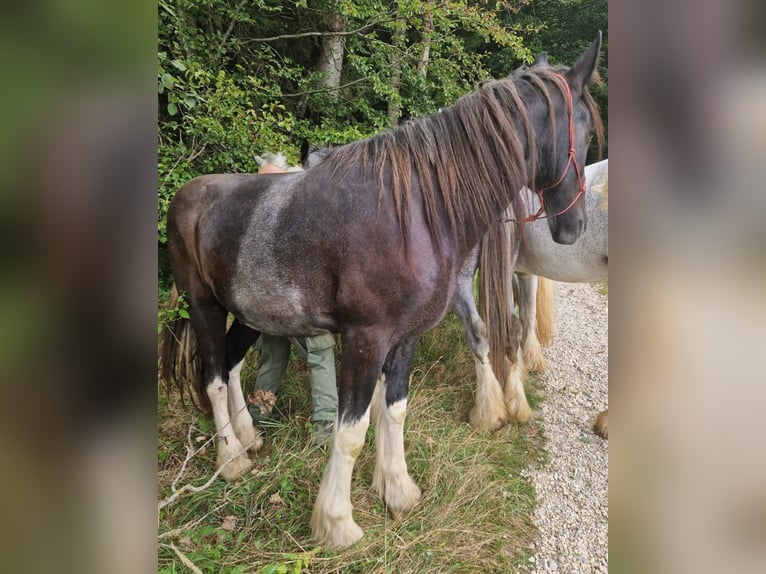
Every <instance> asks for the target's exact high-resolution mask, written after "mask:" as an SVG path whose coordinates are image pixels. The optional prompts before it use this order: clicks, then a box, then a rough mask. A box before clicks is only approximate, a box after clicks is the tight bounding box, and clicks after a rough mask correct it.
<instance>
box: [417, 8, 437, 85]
mask: <svg viewBox="0 0 766 574" xmlns="http://www.w3.org/2000/svg"><path fill="white" fill-rule="evenodd" d="M433 32H434V15H433V14H431V13H430V12H429V13H428V14H426V15H425V17H424V19H423V51H422V52H420V61H419V62H418V74H420V76H421V77H422V78H423V79H424V80H425V79H426V75H427V74H428V61H429V59H430V58H431V41H432V40H433Z"/></svg>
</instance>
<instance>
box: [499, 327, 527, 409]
mask: <svg viewBox="0 0 766 574" xmlns="http://www.w3.org/2000/svg"><path fill="white" fill-rule="evenodd" d="M509 341H510V342H509V347H508V349H506V357H505V361H506V365H507V367H506V371H507V375H506V378H505V390H504V394H505V407H506V409H508V419H509V420H511V421H513V422H526V421H528V420H529V419H531V418H532V409H531V408H530V406H529V403H528V402H527V395H526V393H525V392H524V383H523V380H522V379H523V377H524V375H525V372H524V367H523V364H522V362H521V359H520V354H521V353H520V352H519V351H520V342H521V321H519V319H518V317H516V316H515V315H511V333H510V337H509Z"/></svg>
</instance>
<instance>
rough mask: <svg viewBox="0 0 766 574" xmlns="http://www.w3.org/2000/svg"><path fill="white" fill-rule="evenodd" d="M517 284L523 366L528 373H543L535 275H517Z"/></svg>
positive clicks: (543, 360) (543, 358)
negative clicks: (538, 334)
mask: <svg viewBox="0 0 766 574" xmlns="http://www.w3.org/2000/svg"><path fill="white" fill-rule="evenodd" d="M516 277H517V279H518V282H519V318H520V319H521V326H522V329H521V332H522V339H521V348H522V356H523V360H524V366H525V367H526V368H527V369H529V370H530V371H544V370H545V369H546V365H545V357H543V350H542V347H540V341H539V340H538V338H537V282H538V277H537V276H536V275H528V274H527V273H517V274H516Z"/></svg>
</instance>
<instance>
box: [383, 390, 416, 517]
mask: <svg viewBox="0 0 766 574" xmlns="http://www.w3.org/2000/svg"><path fill="white" fill-rule="evenodd" d="M385 395H386V393H385V387H383V386H382V385H381V389H380V393H379V396H378V397H377V398H378V400H379V401H380V402H379V403H378V405H377V408H378V409H379V410H380V413H381V415H380V416H379V417H378V419H377V420H376V422H375V471H374V472H373V475H372V487H373V488H374V489H375V491H376V492H377V493H378V494H379V495H380V497H381V498H382V499H383V500H385V501H386V505H387V506H388V510H389V511H390V512H391V516H392V517H393V518H394V520H398V519H399V518H401V517H402V516H403V515H405V514H407V513H408V512H409V511H410V510H412V508H413V507H414V506H415V504H416V503H417V502H418V500H420V488H418V485H417V484H415V481H414V480H412V477H411V476H410V475H409V473H408V472H407V461H406V460H405V458H404V418H405V416H406V414H407V399H406V398H405V399H402V400H400V401H398V402H396V403H394V404H392V405H391V406H390V407H386V397H385Z"/></svg>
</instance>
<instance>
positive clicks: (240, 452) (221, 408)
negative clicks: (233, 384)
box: [207, 377, 252, 480]
mask: <svg viewBox="0 0 766 574" xmlns="http://www.w3.org/2000/svg"><path fill="white" fill-rule="evenodd" d="M228 395H229V393H228V388H227V386H226V385H225V384H224V382H223V381H222V380H221V378H220V377H216V378H215V380H214V381H213V382H212V383H211V384H210V385H208V387H207V396H208V397H210V403H211V404H212V405H213V420H214V421H215V430H216V436H217V439H216V447H217V448H216V450H217V455H216V465H215V466H216V468H221V466H222V465H223V464H224V463H225V462H226V461H227V460H229V459H231V458H233V460H232V461H231V462H229V463H228V464H227V465H226V467H225V468H224V470H223V471H222V472H221V474H222V475H223V477H224V478H225V479H226V480H234V479H236V478H239V477H240V476H242V475H243V474H244V473H245V472H247V471H248V470H249V469H250V467H251V466H252V462H250V459H249V458H247V455H246V454H244V449H243V448H242V443H241V442H239V439H238V438H237V435H236V434H234V429H233V428H232V426H231V419H230V418H229V407H228Z"/></svg>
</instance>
